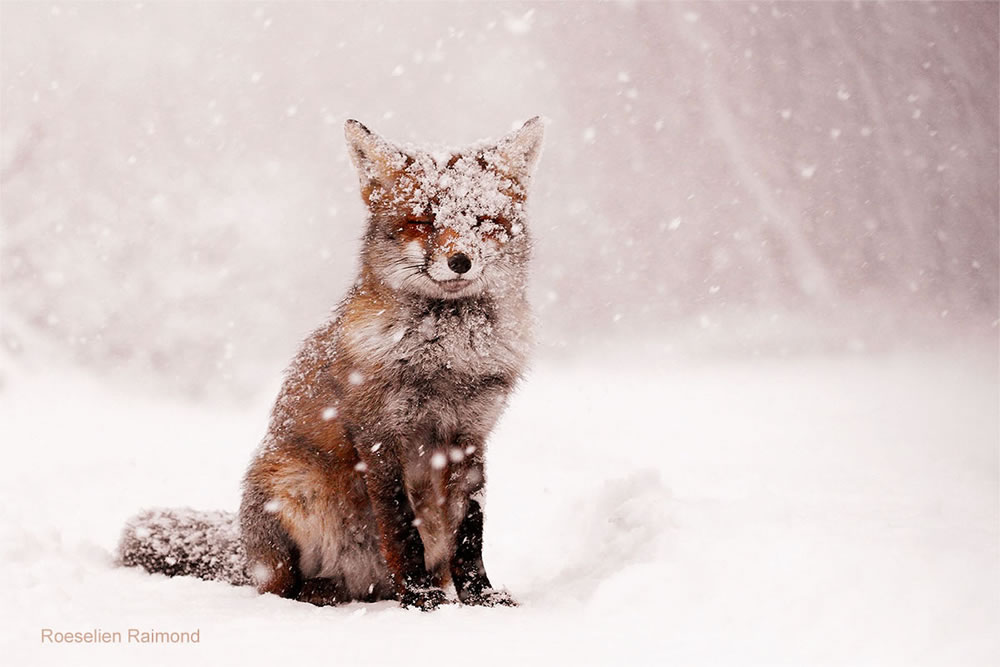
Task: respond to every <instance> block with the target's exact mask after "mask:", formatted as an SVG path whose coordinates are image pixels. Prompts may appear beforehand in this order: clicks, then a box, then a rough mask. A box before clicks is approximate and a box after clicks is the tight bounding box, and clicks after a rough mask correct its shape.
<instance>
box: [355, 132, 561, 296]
mask: <svg viewBox="0 0 1000 667" xmlns="http://www.w3.org/2000/svg"><path fill="white" fill-rule="evenodd" d="M344 132H345V134H346V136H347V143H348V147H349V149H350V153H351V159H352V160H353V162H354V165H355V167H357V169H358V174H359V176H360V179H361V196H362V198H363V199H364V200H365V203H366V204H367V205H368V209H369V212H370V214H371V215H370V224H369V228H368V233H367V235H366V237H365V253H364V255H365V256H364V261H365V263H366V266H367V267H368V268H369V269H371V270H372V271H373V272H374V273H375V276H376V277H377V278H378V279H379V280H381V281H382V282H383V283H384V284H386V285H388V286H389V287H390V288H392V289H394V290H398V291H404V292H412V293H415V294H420V295H423V296H426V297H430V298H435V299H457V298H463V297H469V296H475V295H477V294H482V293H484V292H494V293H501V292H504V291H506V290H507V289H510V288H511V287H515V286H519V285H522V284H523V274H524V268H525V263H526V261H527V256H528V250H529V239H528V233H527V229H526V228H525V211H524V206H525V200H526V198H527V187H528V183H529V181H530V180H531V174H532V171H533V170H534V166H535V163H536V162H537V160H538V156H539V153H540V150H541V144H542V123H541V121H540V120H539V119H538V118H537V117H536V118H532V119H531V120H529V121H528V122H526V123H525V124H524V125H523V126H522V127H521V128H520V129H518V130H516V131H514V132H512V133H511V134H509V135H507V136H505V137H504V138H502V139H500V140H499V141H496V142H482V143H479V144H476V145H473V146H470V147H467V148H464V149H462V150H448V151H437V152H435V151H428V150H422V149H419V148H414V147H410V146H406V147H401V146H396V145H393V144H390V143H389V142H387V141H386V140H385V139H382V138H381V137H379V136H378V135H376V134H374V133H373V132H371V131H370V130H369V129H368V128H366V127H365V126H364V125H362V124H361V123H359V122H357V121H355V120H349V121H347V124H346V125H345V127H344Z"/></svg>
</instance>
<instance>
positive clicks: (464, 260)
mask: <svg viewBox="0 0 1000 667" xmlns="http://www.w3.org/2000/svg"><path fill="white" fill-rule="evenodd" d="M448 268H449V269H451V270H452V271H454V272H455V273H465V272H466V271H468V270H469V269H471V268H472V261H471V260H470V259H469V258H468V257H466V255H465V253H464V252H456V253H455V254H454V255H452V256H451V257H449V258H448Z"/></svg>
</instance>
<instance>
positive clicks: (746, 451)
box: [0, 346, 1000, 666]
mask: <svg viewBox="0 0 1000 667" xmlns="http://www.w3.org/2000/svg"><path fill="white" fill-rule="evenodd" d="M0 396H2V402H0V438H2V441H3V443H4V447H5V451H6V456H7V458H6V463H5V465H3V466H2V467H0V489H2V497H0V523H2V528H3V535H2V540H0V544H2V549H3V551H2V559H3V567H2V570H0V572H2V577H3V578H4V580H5V581H4V582H3V590H4V593H5V596H4V604H3V607H2V608H3V616H4V617H3V618H2V623H0V633H2V634H0V637H2V646H0V650H2V652H3V655H4V656H6V657H5V659H4V662H5V663H6V664H11V665H27V664H90V663H99V664H123V665H134V664H137V663H139V662H141V663H142V664H177V663H179V662H180V661H182V660H183V661H184V662H185V663H188V664H242V665H247V664H266V665H278V664H288V662H289V660H288V658H289V657H296V658H297V657H316V658H319V659H322V660H323V661H324V663H325V664H330V665H354V664H367V663H373V664H389V663H394V664H399V663H400V661H405V663H406V664H440V663H441V662H442V661H445V662H447V661H451V660H456V659H458V660H460V659H472V660H475V661H476V662H474V663H471V664H478V663H479V662H483V663H486V664H494V663H498V664H499V663H508V664H521V663H527V664H536V663H540V664H574V663H601V664H633V663H659V664H668V661H669V663H672V664H712V665H715V664H768V665H773V664H795V665H805V664H808V665H814V664H851V665H862V664H871V665H890V664H898V665H908V666H909V665H920V664H930V665H949V666H950V665H978V664H982V665H986V664H997V659H998V658H1000V647H998V634H997V628H998V620H1000V605H998V585H1000V577H998V575H1000V565H998V563H1000V560H998V504H997V499H998V478H997V447H998V387H997V366H996V356H995V353H994V352H993V351H992V349H990V348H989V347H986V346H984V347H983V348H982V350H980V352H979V353H978V354H977V353H975V352H974V351H973V353H970V351H969V350H968V349H966V350H964V351H963V353H962V354H961V355H956V354H951V353H945V352H936V353H927V352H923V353H908V354H901V353H897V354H892V355H882V356H875V355H871V356H844V357H837V358H811V359H807V358H797V359H786V360H772V361H755V362H713V363H701V364H694V363H693V364H691V365H689V366H682V367H676V368H673V369H672V370H670V371H669V372H666V371H662V370H660V371H655V372H654V371H651V370H648V369H647V370H644V369H643V368H642V366H641V365H639V364H635V365H627V364H626V365H617V364H616V365H612V364H608V367H606V368H588V369H584V368H579V367H573V368H568V367H558V366H553V365H545V364H542V365H539V366H538V367H537V368H536V370H535V371H534V372H533V374H532V375H531V377H530V378H529V379H528V380H527V382H526V383H525V384H524V385H523V387H522V388H521V390H520V392H519V393H518V395H517V397H516V400H515V401H514V403H513V404H512V406H511V409H510V411H509V412H508V414H507V416H506V417H505V419H504V421H503V423H502V427H501V428H500V430H499V431H498V432H497V433H496V434H495V437H494V438H493V440H492V448H491V452H490V456H489V474H490V498H489V503H488V507H487V521H488V523H487V528H486V530H487V537H486V540H487V544H486V560H487V566H488V569H489V571H490V573H491V576H492V577H493V579H494V582H495V583H499V584H502V585H504V586H506V587H507V588H509V590H511V591H512V592H513V593H514V594H515V595H516V597H517V598H518V599H519V600H520V601H521V602H522V606H521V607H519V608H517V609H476V608H462V607H459V606H453V607H447V608H444V609H441V610H439V611H437V612H435V613H431V614H421V613H416V612H411V611H404V610H401V609H399V608H397V607H396V606H395V605H393V604H390V603H382V604H375V605H363V604H353V605H349V606H345V607H340V608H325V609H319V608H314V607H310V606H308V605H304V604H299V603H295V602H290V601H287V600H282V599H278V598H275V597H271V596H267V597H261V596H258V595H256V594H255V593H254V592H253V591H252V590H249V589H237V588H232V587H229V586H226V585H223V584H218V583H206V582H202V581H197V580H189V579H173V580H171V579H166V578H164V577H160V576H150V575H147V574H144V573H142V572H138V571H134V570H125V569H118V568H116V567H114V566H113V564H112V557H111V550H112V549H113V546H114V544H115V542H116V540H117V536H118V531H119V529H120V526H121V523H122V521H123V520H124V519H125V518H126V516H128V515H129V514H131V513H133V512H134V511H135V510H137V509H139V508H140V507H142V506H149V505H190V506H194V507H201V508H235V507H236V505H237V503H238V481H239V478H240V476H241V474H242V471H243V467H244V465H245V464H246V462H247V461H248V458H249V456H250V452H251V450H252V448H253V447H254V446H255V443H256V441H257V440H258V438H259V437H260V435H261V434H262V432H263V429H264V424H265V419H266V412H267V409H268V405H267V402H268V400H267V398H266V397H262V398H261V399H260V400H259V401H257V402H256V404H255V405H252V406H248V407H247V408H246V409H245V410H240V411H226V410H222V409H219V408H218V407H216V406H210V407H204V406H197V405H193V404H181V403H167V402H164V401H162V400H154V398H148V397H147V398H144V397H141V396H135V395H127V394H125V393H123V392H120V391H117V390H112V389H108V388H107V387H104V386H101V385H99V384H95V383H94V382H93V381H92V380H90V379H87V378H79V377H73V376H69V375H65V374H58V375H40V376H26V377H21V376H14V377H10V376H8V378H7V381H6V383H5V386H4V387H3V388H2V392H0ZM129 627H137V628H143V629H148V628H154V629H159V630H174V631H180V630H193V629H200V636H201V643H200V644H197V645H187V646H134V645H133V646H128V645H89V646H79V645H62V646H52V645H42V644H41V643H40V634H41V629H42V628H53V629H56V630H61V631H69V630H88V629H94V628H100V629H104V630H118V631H123V632H124V631H125V630H126V629H127V628H129ZM477 656H478V657H477Z"/></svg>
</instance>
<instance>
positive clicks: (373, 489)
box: [358, 445, 445, 611]
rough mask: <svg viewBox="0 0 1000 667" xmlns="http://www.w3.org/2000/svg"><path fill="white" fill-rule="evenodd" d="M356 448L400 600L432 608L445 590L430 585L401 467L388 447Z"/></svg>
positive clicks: (405, 603)
mask: <svg viewBox="0 0 1000 667" xmlns="http://www.w3.org/2000/svg"><path fill="white" fill-rule="evenodd" d="M379 450H381V451H379ZM358 451H359V454H360V455H361V460H362V461H363V462H364V464H365V466H366V472H365V484H366V486H367V489H368V498H369V499H370V500H371V504H372V510H373V512H374V514H375V521H376V523H377V524H378V531H379V541H380V543H381V549H382V557H383V558H385V562H386V565H387V566H388V568H389V573H390V575H391V576H392V582H393V586H394V587H395V589H396V595H397V597H398V598H399V603H400V604H401V605H402V606H404V607H417V608H418V609H422V610H424V611H429V610H431V609H435V608H436V607H437V606H438V605H440V604H441V603H443V602H444V601H445V593H444V591H442V590H441V589H440V588H435V587H434V586H433V584H432V581H431V576H430V575H429V574H428V573H427V567H426V565H425V564H424V543H423V541H422V540H421V539H420V533H419V532H417V528H416V526H415V525H414V518H415V516H414V513H413V508H412V507H411V506H410V500H409V498H407V496H406V488H405V486H404V484H403V468H402V466H401V465H400V464H399V461H398V460H397V459H396V458H395V456H394V455H393V454H392V452H391V448H390V447H387V446H383V445H380V446H379V448H378V450H377V451H375V452H372V450H371V448H370V447H358Z"/></svg>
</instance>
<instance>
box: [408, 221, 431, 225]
mask: <svg viewBox="0 0 1000 667" xmlns="http://www.w3.org/2000/svg"><path fill="white" fill-rule="evenodd" d="M406 224H408V225H433V224H434V221H433V220H407V221H406Z"/></svg>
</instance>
